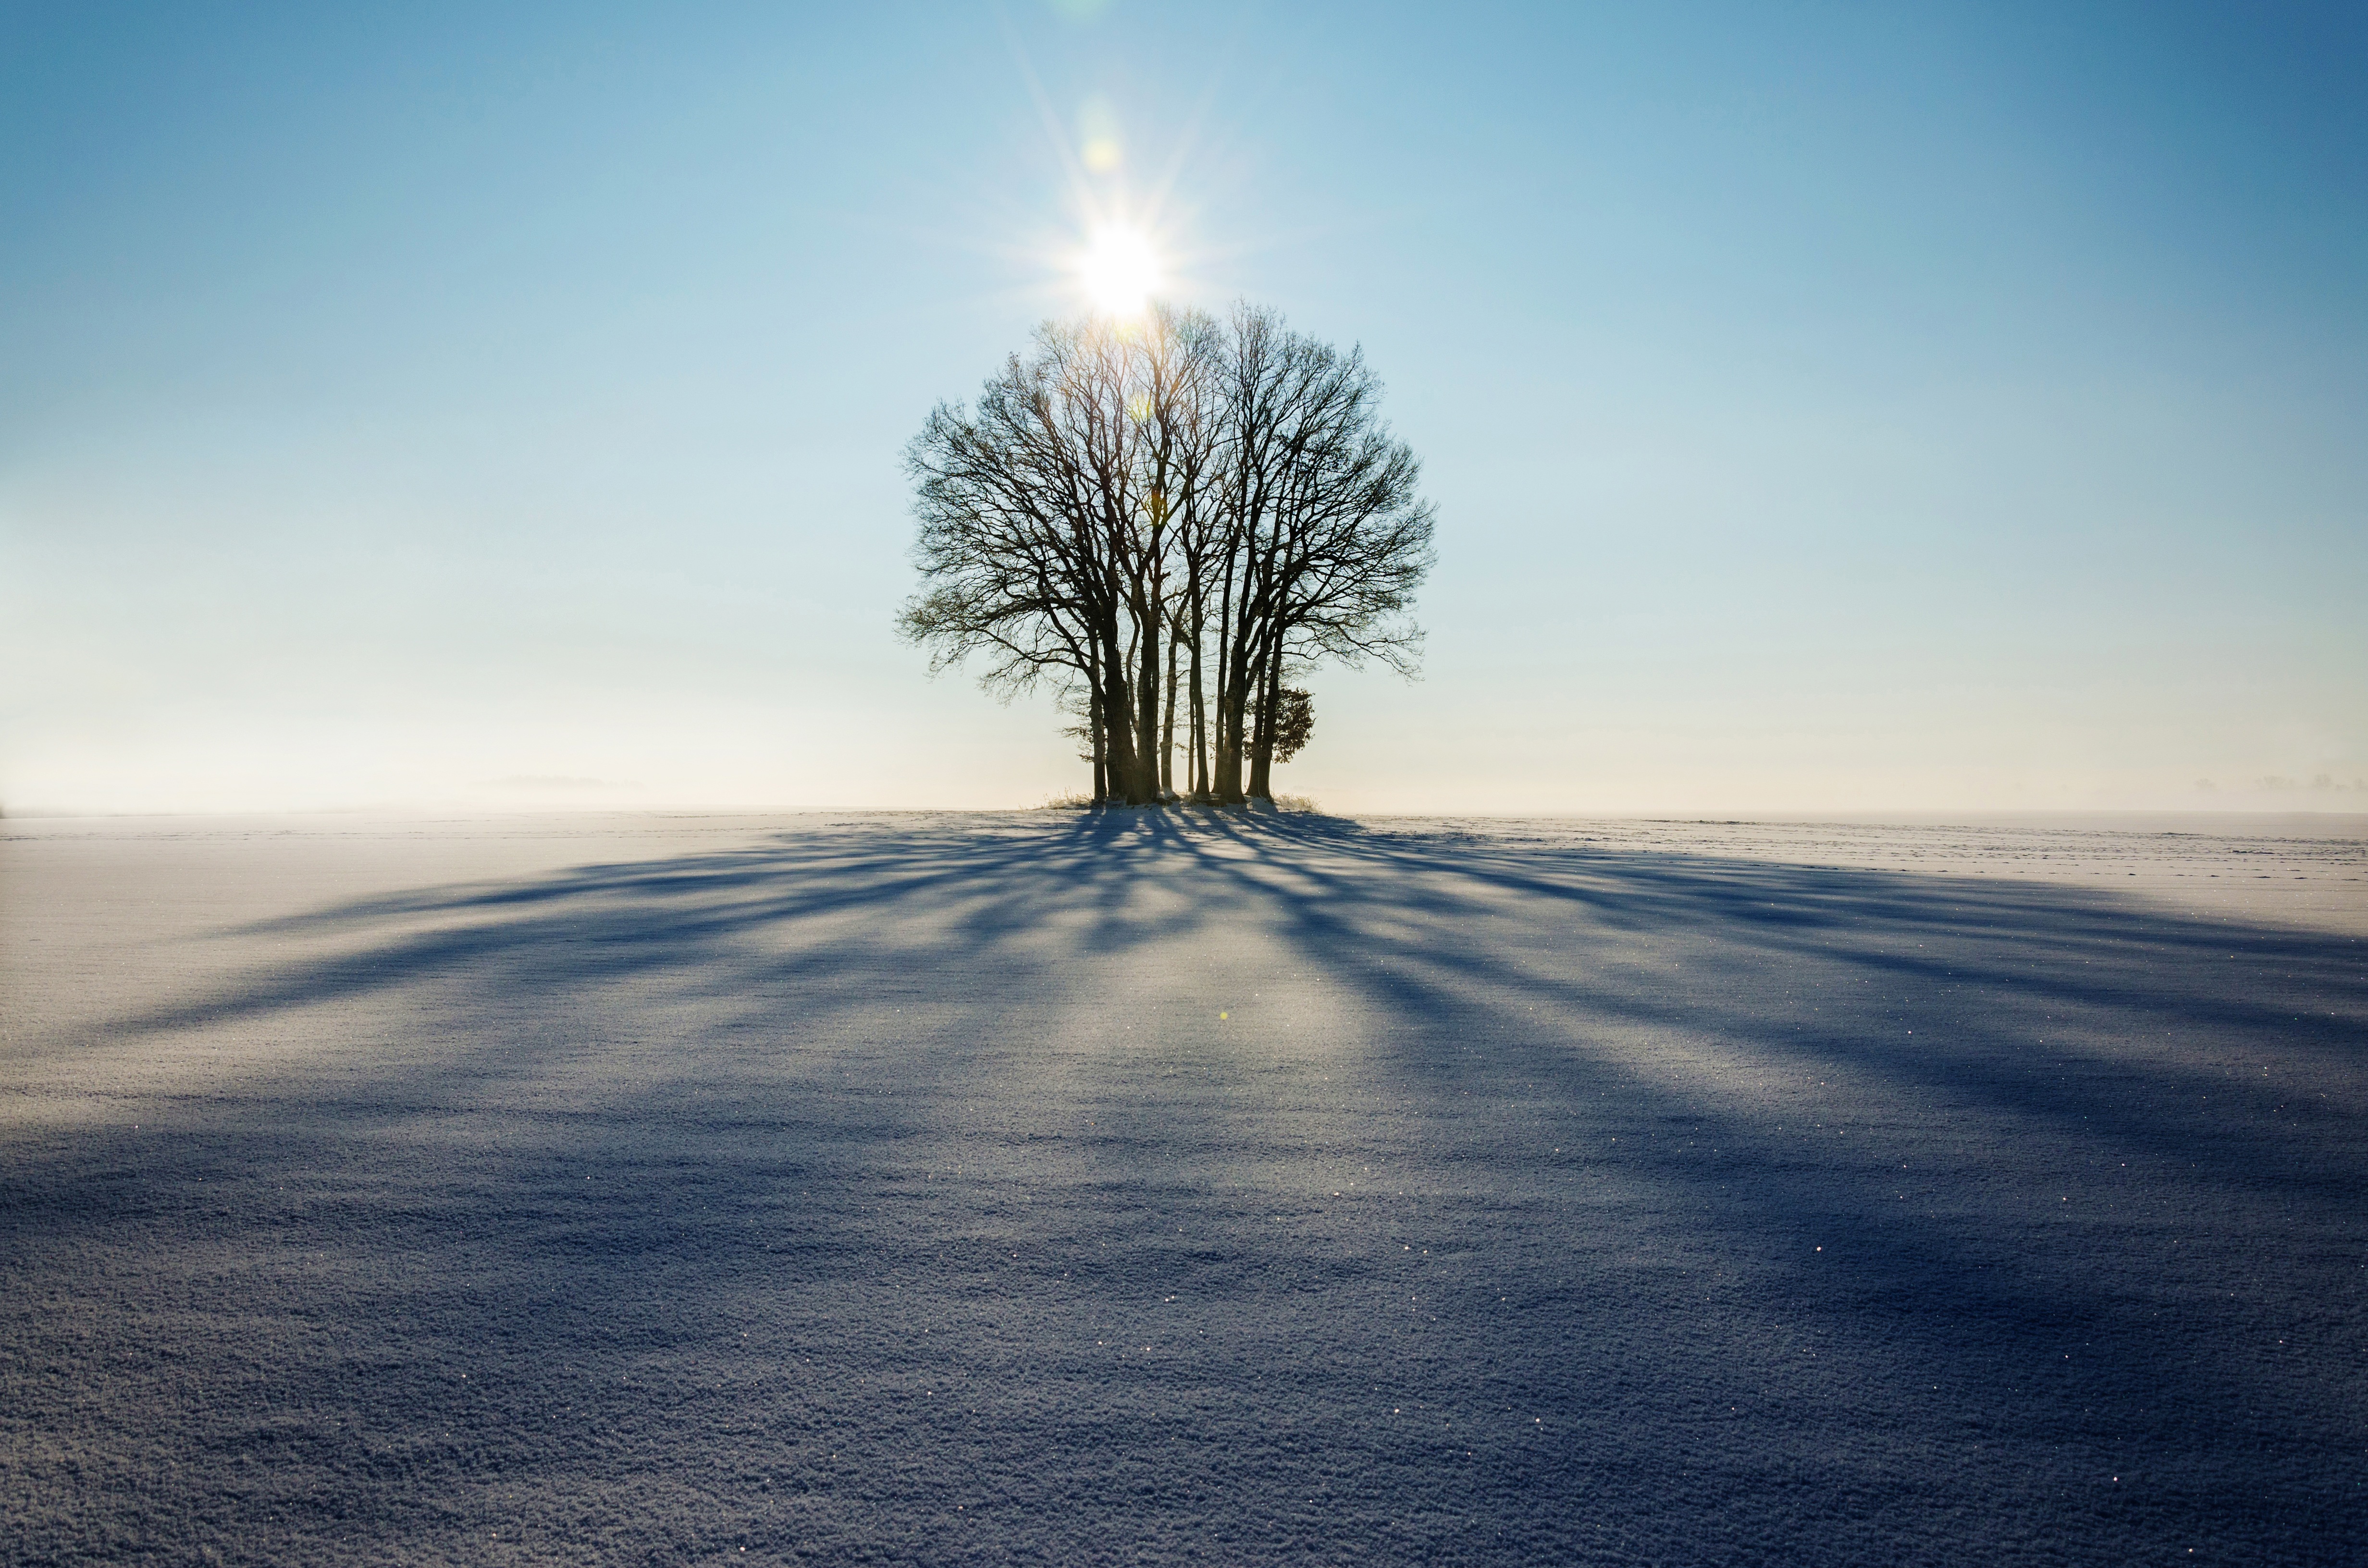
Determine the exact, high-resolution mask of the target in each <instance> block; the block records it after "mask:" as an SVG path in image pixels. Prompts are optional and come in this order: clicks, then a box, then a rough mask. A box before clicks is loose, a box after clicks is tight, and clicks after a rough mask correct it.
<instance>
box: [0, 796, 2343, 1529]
mask: <svg viewBox="0 0 2368 1568" xmlns="http://www.w3.org/2000/svg"><path fill="white" fill-rule="evenodd" d="M1903 867H1905V868H1908V869H1907V870H1902V869H1899V868H1903ZM2133 872H2135V873H2137V874H2136V875H2135V876H2133V875H2132V873H2133ZM0 876H5V881H0V893H5V898H0V940H4V941H5V946H0V956H5V959H6V965H5V971H0V1019H5V1022H0V1558H5V1560H6V1561H7V1562H16V1563H35V1562H41V1563H46V1562H84V1561H98V1560H105V1561H110V1562H204V1561H222V1562H288V1563H297V1562H511V1561H516V1562H586V1563H611V1562H613V1563H641V1562H652V1563H657V1562H666V1563H671V1562H717V1561H721V1562H794V1561H816V1562H1058V1563H1121V1562H1124V1563H1142V1562H1351V1561H1354V1562H1437V1563H1455V1562H1523V1563H1563V1562H1568V1563H1588V1562H1662V1563H1747V1562H1804V1563H1807V1562H1815V1563H1858V1562H1863V1563H1882V1564H1895V1563H1924V1562H1931V1563H1940V1562H1949V1563H1955V1562H1963V1561H1967V1560H1973V1559H1978V1560H1981V1561H1984V1562H1992V1563H2000V1562H2002V1563H2024V1562H2030V1563H2041V1562H2045V1563H2135V1562H2166V1561H2168V1562H2249V1563H2279V1562H2297V1563H2300V1562H2312V1563H2332V1562H2357V1561H2359V1560H2360V1559H2359V1556H2358V1553H2359V1551H2360V1546H2359V1543H2360V1542H2361V1541H2362V1540H2368V1494H2363V1476H2368V1313H2363V1304H2364V1303H2368V962H2364V961H2363V960H2364V959H2368V948H2364V947H2363V941H2362V938H2363V936H2364V935H2368V880H2363V878H2368V839H2363V838H2362V835H2361V833H2360V832H2359V831H2358V829H2357V827H2356V826H2354V827H2350V828H2347V827H2345V826H2344V825H2343V824H2335V825H2334V826H2332V827H2329V826H2326V825H2324V824H2322V825H2321V826H2319V827H2317V828H2310V827H2306V826H2305V827H2294V826H2292V824H2289V826H2288V827H2287V828H2281V827H2279V826H2277V825H2276V824H2269V825H2266V826H2264V825H2262V824H2254V825H2253V826H2251V827H2249V828H2242V829H2231V828H2228V827H2227V826H2226V824H2223V825H2222V826H2220V827H2214V826H2213V825H2212V824H2208V823H2207V824H2203V825H2202V826H2200V827H2199V826H2197V825H2196V824H2189V826H2188V828H2187V829H2186V830H2183V832H2182V833H2173V832H2172V831H2170V830H2168V829H2160V828H2156V827H2148V828H2146V829H2145V830H2144V831H2140V830H2139V829H2138V828H2135V827H2122V828H2111V827H2100V826H2097V825H2095V824H2089V825H2087V826H2082V825H2079V824H2068V825H2067V824H2056V825H2053V826H2048V825H2033V824H1987V825H1975V826H1970V827H1948V828H1942V827H1932V826H1918V825H1915V824H1858V825H1855V826H1853V825H1850V824H1791V825H1784V824H1774V825H1771V824H1638V823H1624V824H1620V823H1615V824H1579V823H1529V824H1501V823H1500V824H1489V823H1476V822H1455V823H1446V822H1435V821H1433V822H1417V821H1377V822H1372V823H1364V824H1359V823H1353V822H1344V821H1337V820H1326V819H1317V818H1309V817H1285V818H1281V819H1274V818H1266V819H1258V820H1254V821H1247V822H1246V821H1243V820H1240V819H1223V820H1219V819H1212V818H1209V817H1204V816H1192V815H1185V814H1180V813H1178V814H1160V813H1132V812H1114V813H1109V814H1105V815H1085V814H1076V813H1072V814H1057V813H1051V812H1030V813H1014V814H1008V815H986V816H961V815H939V816H928V815H921V816H880V817H859V816H809V817H801V818H773V819H758V818H731V817H694V816H686V817H676V818H659V817H638V818H623V817H620V818H576V819H544V820H534V821H498V820H496V821H475V822H466V821H463V822H447V823H365V822H340V821H337V820H335V819H314V820H313V821H311V822H309V823H301V824H290V823H279V824H262V823H234V822H193V821H178V822H176V821H152V822H146V823H139V822H120V823H93V822H51V823H30V824H28V823H16V822H11V823H8V824H6V832H5V834H0Z"/></svg>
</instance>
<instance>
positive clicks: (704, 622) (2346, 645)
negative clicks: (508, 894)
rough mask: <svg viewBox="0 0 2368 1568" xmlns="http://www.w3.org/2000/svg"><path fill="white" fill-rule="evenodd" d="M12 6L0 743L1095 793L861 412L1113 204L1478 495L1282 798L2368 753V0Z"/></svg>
mask: <svg viewBox="0 0 2368 1568" xmlns="http://www.w3.org/2000/svg"><path fill="white" fill-rule="evenodd" d="M0 17H5V20H0V551H5V562H6V564H5V567H0V802H5V803H6V806H7V807H9V808H10V809H19V810H21V809H37V810H38V809H51V810H159V809H202V810H231V809H243V808H270V807H287V806H366V805H413V806H438V807H440V806H444V805H450V804H461V803H474V804H488V803H491V804H500V803H512V804H519V805H532V804H542V803H552V802H557V803H575V804H585V805H609V804H620V805H639V804H701V803H708V804H727V803H731V804H740V803H745V804H765V805H791V806H797V805H859V804H886V805H1008V804H1027V803H1031V802H1032V801H1036V800H1039V799H1042V797H1043V796H1044V795H1045V794H1047V793H1049V792H1052V791H1054V790H1064V789H1068V788H1073V787H1075V785H1076V782H1077V781H1078V778H1080V776H1081V768H1080V767H1079V766H1078V765H1077V764H1076V763H1075V762H1074V761H1073V760H1072V759H1071V758H1070V757H1069V756H1067V755H1066V748H1065V747H1064V744H1062V743H1061V741H1060V740H1059V738H1058V737H1057V735H1056V733H1055V730H1056V721H1055V720H1054V719H1053V716H1052V715H1051V713H1050V711H1049V709H1048V708H1047V707H1045V706H1044V705H1042V704H1038V705H1036V706H1034V707H1030V705H1028V704H1026V703H1024V702H1023V703H1021V704H1019V705H1016V706H1014V707H1012V708H1009V709H1005V708H1002V707H999V706H997V705H996V703H995V702H994V701H992V700H991V699H987V698H985V697H983V696H981V695H980V694H978V693H977V692H976V691H975V690H974V689H973V688H972V687H969V686H968V685H966V684H965V683H963V682H962V681H961V680H960V679H958V678H954V677H946V678H941V679H939V680H938V681H936V682H931V681H930V680H929V679H928V677H927V676H926V675H925V673H924V670H923V661H922V659H921V657H920V656H919V655H918V654H917V653H914V652H913V651H911V650H909V649H906V648H904V647H902V646H901V645H899V644H898V643H897V642H895V641H894V637H893V635H892V633H891V631H890V620H891V616H892V614H893V611H894V606H895V604H896V602H897V601H898V600H899V599H900V598H901V597H903V596H904V594H905V592H906V591H907V590H908V588H909V586H910V580H911V573H910V568H909V565H908V564H907V562H906V560H905V546H906V542H907V540H908V537H909V524H908V520H907V517H906V514H905V493H904V488H903V483H902V481H901V478H900V475H899V472H898V468H897V454H898V451H899V449H900V448H901V447H902V445H903V443H904V442H905V440H906V439H907V438H908V437H910V436H911V434H912V433H913V431H914V430H915V429H916V427H917V426H918V424H919V422H920V420H921V417H922V416H923V415H924V414H925V413H926V412H927V410H928V407H929V405H930V404H931V403H934V402H935V401H937V400H938V399H939V398H944V397H953V396H962V395H964V394H966V393H967V392H969V391H970V390H971V389H972V388H973V387H974V386H975V385H976V384H977V382H978V381H979V380H980V379H981V378H982V377H983V376H984V375H985V373H986V372H987V371H988V370H989V369H991V368H992V366H993V365H994V363H995V362H996V360H997V359H998V358H1000V357H1001V356H1002V355H1003V354H1004V353H1006V352H1008V351H1009V350H1011V349H1013V348H1016V347H1019V346H1020V345H1021V344H1022V343H1023V342H1024V340H1025V337H1026V335H1027V333H1028V331H1029V329H1030V326H1031V324H1033V323H1035V322H1036V321H1037V320H1039V319H1041V318H1042V317H1043V316H1045V315H1047V314H1051V313H1057V312H1066V311H1068V310H1071V309H1073V308H1074V307H1075V305H1076V300H1075V298H1074V295H1073V292H1072V288H1073V286H1072V283H1071V280H1070V278H1069V276H1068V274H1067V272H1066V270H1065V268H1064V256H1066V255H1067V254H1068V253H1069V252H1070V251H1071V250H1072V249H1074V247H1075V246H1076V244H1077V241H1078V237H1079V235H1080V234H1081V233H1082V229H1083V226H1084V224H1085V222H1086V221H1087V213H1088V209H1089V207H1092V206H1097V205H1098V206H1099V207H1102V208H1105V209H1107V208H1110V207H1112V206H1119V205H1122V206H1124V207H1125V208H1126V209H1127V210H1130V211H1132V212H1133V213H1135V214H1136V215H1138V216H1140V217H1143V218H1144V219H1145V220H1147V221H1148V222H1151V224H1152V225H1153V226H1154V228H1155V229H1156V232H1157V233H1158V234H1159V235H1160V238H1161V242H1162V244H1163V247H1164V249H1165V250H1166V252H1167V256H1169V258H1170V261H1171V266H1172V270H1173V273H1174V289H1173V292H1175V293H1176V294H1177V295H1178V297H1180V298H1183V299H1187V300H1190V301H1197V302H1201V303H1207V304H1212V305H1216V304H1222V303H1223V302H1224V301H1227V300H1229V299H1232V298H1235V297H1236V296H1246V297H1248V298H1250V299H1253V300H1257V301H1263V302H1267V303H1270V304H1273V305H1276V306H1279V307H1281V309H1283V310H1284V311H1285V312H1288V313H1289V314H1290V316H1291V317H1292V320H1293V322H1294V324H1298V325H1300V326H1302V327H1304V328H1306V329H1308V330H1311V331H1313V332H1315V333H1317V334H1319V335H1325V336H1327V337H1332V338H1335V339H1338V340H1341V341H1344V342H1346V341H1356V342H1360V343H1362V344H1363V346H1364V347H1365V348H1366V351H1367V353H1368V354H1369V356H1370V357H1371V358H1372V361H1373V362H1374V364H1375V365H1376V366H1377V367H1378V368H1379V369H1380V370H1381V372H1382V374H1383V376H1384V377H1385V378H1386V379H1387V381H1388V382H1389V384H1390V387H1391V399H1390V404H1389V408H1390V413H1391V415H1392V416H1393V418H1394V419H1395V423H1396V424H1397V426H1398V427H1399V429H1400V430H1401V432H1402V433H1403V434H1404V435H1405V436H1406V437H1407V438H1408V439H1409V440H1410V441H1412V442H1413V444H1414V445H1415V447H1416V449H1417V450H1418V451H1419V452H1420V453H1421V454H1422V455H1423V456H1424V458H1425V460H1426V461H1427V464H1428V475H1429V489H1430V492H1431V494H1433V495H1434V496H1435V498H1436V499H1437V501H1438V502H1439V505H1440V557H1441V560H1440V570H1439V572H1438V574H1437V576H1436V578H1435V579H1434V582H1433V585H1432V587H1431V589H1430V591H1429V594H1428V596H1427V597H1426V600H1425V610H1424V619H1425V621H1426V623H1427V624H1428V625H1429V628H1430V631H1431V642H1430V656H1429V675H1428V676H1427V678H1426V679H1425V680H1424V681H1422V682H1421V683H1419V684H1417V685H1413V686H1407V685H1405V684H1402V683H1399V682H1397V681H1395V680H1394V679H1391V678H1388V677H1384V676H1378V675H1371V674H1367V675H1352V674H1347V673H1331V674H1326V675H1321V676H1317V677H1316V678H1315V680H1314V681H1312V682H1311V683H1310V684H1311V685H1312V686H1313V687H1314V689H1315V692H1316V694H1317V703H1318V711H1319V715H1320V718H1319V724H1318V729H1317V733H1316V739H1315V744H1313V745H1312V746H1311V747H1310V749H1309V751H1308V752H1307V754H1306V755H1305V756H1304V758H1303V759H1302V760H1300V761H1297V762H1294V763H1293V764H1292V766H1291V767H1289V768H1287V769H1285V770H1284V772H1283V774H1282V775H1281V787H1283V788H1286V789H1292V790H1304V791H1305V792H1308V793H1311V794H1314V795H1315V796H1317V797H1318V798H1319V799H1321V800H1323V801H1325V802H1326V804H1327V805H1330V806H1334V807H1337V808H1343V809H1352V810H1468V811H1568V812H1588V811H1647V812H1652V811H1662V810H1668V811H1682V812H1691V811H1768V812H1811V811H1860V810H1877V809H1892V810H1902V811H1915V810H1973V809H1990V810H2011V809H2032V810H2039V809H2056V808H2071V807H2123V808H2188V807H2209V806H2229V807H2262V806H2279V807H2310V808H2317V809H2339V810H2342V809H2348V810H2368V790H2351V789H2339V788H2335V787H2334V786H2338V785H2342V786H2349V785H2352V784H2354V783H2355V782H2356V781H2359V780H2362V779H2368V630H2363V628H2364V627H2368V617H2363V616H2362V614H2361V612H2360V608H2359V607H2360V606H2361V605H2362V603H2363V602H2368V517H2364V516H2363V507H2368V439H2363V436H2364V435H2368V428H2363V426H2368V420H2363V414H2368V370H2363V366H2368V341H2363V338H2368V332H2363V326H2368V302H2363V285H2362V280H2363V279H2368V201H2364V200H2363V195H2368V190H2364V189H2363V187H2368V172H2363V171H2368V158H2364V157H2363V153H2368V108H2363V104H2362V95H2361V94H2360V93H2359V92H2358V90H2357V85H2358V83H2359V82H2360V81H2362V80H2363V79H2368V14H2363V13H2362V12H2361V11H2360V10H2359V9H2358V8H2357V7H2350V8H2339V7H2326V8H2316V9H2315V8H2309V7H2258V8H2237V7H2227V6H2196V7H2190V8H2181V7H2177V6H2123V7H2101V6H2092V7H2064V6H2031V7H2027V8H2020V9H2017V8H2011V7H1999V6H1967V7H1964V8H1962V9H1953V10H1952V9H1949V8H1945V7H1940V6H1931V7H1912V8H1908V7H1877V6H1802V7H1766V6H1733V7H1721V6H1688V7H1673V6H1654V7H1643V6H1639V7H1634V8H1626V9H1600V10H1587V9H1581V8H1573V7H1559V6H1557V7H1541V8H1524V7H1511V6H1508V7H1496V8H1469V9H1467V8H1445V7H1427V6H1426V7H1406V8H1394V7H1389V6H1339V7H1315V6H1294V7H1290V8H1277V9H1275V10H1273V11H1268V10H1264V9H1261V8H1258V7H1244V6H1222V5H1220V6H1194V7H1189V8H1188V7H1155V6H1145V5H1129V4H1126V3H1124V0H1115V3H1112V4H1109V5H1105V6H1099V7H1097V6H1085V5H1069V6H1050V5H1045V4H1042V3H1034V0H1031V3H1026V4H1022V3H1019V0H1014V3H1012V4H1009V5H1008V6H1003V7H1000V8H998V7H995V6H911V7H852V8H846V9H845V10H844V11H842V10H840V9H837V8H833V9H827V10H825V9H824V8H820V7H815V8H801V7H794V6H791V7H783V6H747V7H724V6H714V7H689V8H670V9H667V10H666V11H664V12H660V11H658V10H656V9H655V8H650V9H644V10H623V9H617V10H604V9H602V8H600V7H598V6H582V5H576V6H547V7H508V8H504V7H495V6H472V7H461V6H450V7H440V8H439V7H433V6H418V7H406V8H403V9H402V10H400V11H399V12H398V11H396V10H393V8H390V10H389V12H388V14H386V15H383V16H380V17H365V16H356V15H353V14H349V13H347V12H346V11H345V10H344V9H343V8H319V7H293V6H290V7H286V8H284V9H283V8H272V7H266V6H250V7H243V8H237V9H209V8H207V7H203V6H169V7H165V6H158V7H134V6H122V7H107V6H90V7H71V8H69V7H34V6H13V7H10V8H8V9H7V10H6V11H5V12H0ZM1096 125H1105V126H1114V127H1115V128H1116V131H1117V133H1118V136H1119V140H1120V142H1121V147H1122V150H1123V156H1122V158H1121V162H1120V163H1119V165H1118V166H1117V167H1116V169H1115V170H1113V171H1110V172H1109V173H1107V174H1087V173H1086V172H1085V171H1083V170H1082V169H1081V167H1080V166H1079V165H1078V162H1077V155H1078V145H1079V141H1080V138H1081V137H1082V136H1083V135H1084V134H1085V133H1086V131H1087V130H1088V129H1089V128H1091V127H1093V126H1096ZM2322 776H2323V777H2324V778H2326V779H2327V780H2328V785H2329V787H2328V788H2321V789H2314V788H2312V787H2311V786H2312V784H2313V782H2314V781H2315V780H2317V779H2318V778H2321V777H2322ZM2206 779H2208V780H2210V781H2211V783H2212V788H2211V789H2209V790H2206V789H2203V788H2202V787H2201V781H2203V780H2206ZM2266 779H2281V780H2289V781H2292V782H2293V783H2294V785H2295V786H2297V787H2295V788H2286V787H2283V786H2264V785H2263V783H2262V781H2263V780H2266Z"/></svg>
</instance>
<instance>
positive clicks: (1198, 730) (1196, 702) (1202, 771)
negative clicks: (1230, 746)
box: [1191, 614, 1209, 805]
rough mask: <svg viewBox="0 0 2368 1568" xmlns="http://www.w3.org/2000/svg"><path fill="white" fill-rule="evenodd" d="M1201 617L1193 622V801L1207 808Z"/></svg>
mask: <svg viewBox="0 0 2368 1568" xmlns="http://www.w3.org/2000/svg"><path fill="white" fill-rule="evenodd" d="M1201 630H1202V629H1201V622H1200V617H1199V616H1198V615H1197V614H1196V615H1195V616H1194V617H1193V620H1192V677H1191V678H1192V765H1191V772H1192V799H1193V800H1194V801H1197V802H1199V803H1201V804H1202V805H1206V804H1207V803H1208V800H1209V711H1208V701H1207V699H1206V698H1205V697H1204V696H1203V695H1202V691H1201Z"/></svg>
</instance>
